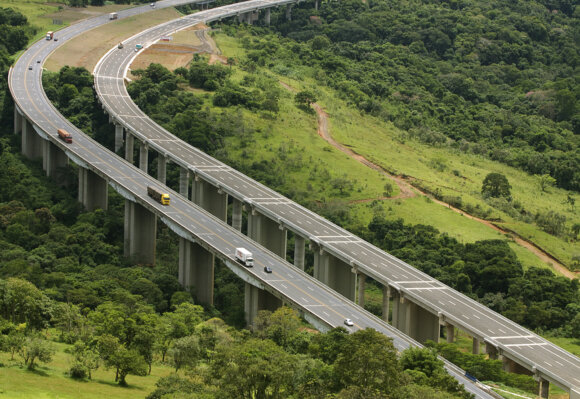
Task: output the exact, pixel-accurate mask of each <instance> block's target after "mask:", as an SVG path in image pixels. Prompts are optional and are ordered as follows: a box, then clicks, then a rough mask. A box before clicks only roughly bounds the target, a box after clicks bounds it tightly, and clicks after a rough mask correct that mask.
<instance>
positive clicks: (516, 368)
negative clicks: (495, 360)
mask: <svg viewBox="0 0 580 399" xmlns="http://www.w3.org/2000/svg"><path fill="white" fill-rule="evenodd" d="M502 362H503V371H505V372H506V373H515V374H524V375H533V374H532V372H531V371H530V370H528V369H527V368H525V367H524V366H522V365H520V364H519V363H517V362H515V361H514V360H512V359H510V358H509V357H507V356H506V355H505V353H504V354H503V355H502Z"/></svg>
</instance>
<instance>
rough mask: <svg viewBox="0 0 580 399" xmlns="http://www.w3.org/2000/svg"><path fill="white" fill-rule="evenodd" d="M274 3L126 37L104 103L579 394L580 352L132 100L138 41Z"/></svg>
mask: <svg viewBox="0 0 580 399" xmlns="http://www.w3.org/2000/svg"><path fill="white" fill-rule="evenodd" d="M269 4H279V3H278V2H275V1H265V0H254V1H250V2H246V3H243V4H236V5H230V6H226V7H221V8H219V9H212V10H207V11H202V12H199V13H196V14H192V15H189V16H187V17H184V18H181V19H179V20H175V21H171V22H169V23H166V24H163V25H159V26H157V27H155V28H152V29H150V30H148V31H145V32H142V33H140V34H138V35H136V36H134V37H133V38H131V40H129V41H126V42H125V43H126V44H127V46H126V49H125V50H123V51H121V50H117V49H112V50H111V51H109V52H108V53H107V54H106V55H105V56H104V57H103V58H102V59H101V60H100V61H99V64H98V65H97V66H96V67H95V70H94V77H95V88H96V90H97V93H98V95H99V98H100V99H101V102H102V103H103V105H104V106H105V108H106V109H107V111H108V112H109V113H110V114H111V115H112V116H113V117H114V119H115V120H116V121H117V122H118V123H121V124H122V125H124V127H125V128H127V129H128V130H130V131H131V132H134V134H135V135H136V136H137V137H138V138H139V139H140V140H142V141H146V142H147V143H148V145H149V146H150V147H152V148H154V149H155V150H156V151H158V152H160V153H162V154H164V155H166V156H168V157H169V158H170V159H171V160H172V161H173V162H175V163H177V164H178V165H180V166H182V167H184V168H188V169H189V170H191V171H193V172H194V173H196V174H198V175H199V176H201V177H202V178H203V179H204V180H206V181H209V182H211V183H212V184H213V185H214V186H217V187H220V188H221V189H222V190H223V191H225V192H227V193H228V194H229V195H232V196H233V197H235V198H237V199H238V200H241V201H243V202H244V203H246V204H249V205H250V206H252V207H254V208H255V209H257V210H258V211H259V212H260V213H263V214H265V215H267V216H268V217H269V218H270V219H272V220H276V221H278V222H279V223H280V224H283V225H285V226H288V227H289V228H290V229H291V230H292V231H294V232H297V233H298V234H300V235H302V236H303V237H307V238H308V239H310V240H311V241H312V242H315V243H317V244H318V245H320V246H321V247H322V248H324V250H325V251H327V252H329V253H331V254H333V255H334V256H336V257H337V258H339V259H341V260H343V261H344V262H346V263H347V264H352V265H355V267H356V268H357V269H358V270H360V271H361V272H363V273H364V274H365V275H368V276H371V277H372V278H373V279H375V280H377V281H379V282H381V283H382V284H384V285H387V284H388V285H390V286H391V287H394V288H395V289H397V290H399V292H400V293H401V295H404V296H405V297H407V298H409V299H411V300H412V301H414V302H416V303H418V304H420V306H422V307H424V308H425V309H428V310H430V311H431V312H432V313H433V314H435V315H437V314H439V315H441V316H442V317H443V318H444V319H445V320H446V321H449V322H450V323H451V324H453V325H455V326H457V327H459V328H461V329H463V330H465V331H467V332H469V333H471V334H472V335H473V336H475V337H478V338H480V339H482V340H483V341H485V342H486V343H489V344H491V345H493V346H495V347H496V348H498V349H499V351H500V352H503V353H505V354H507V355H508V356H509V357H510V358H512V359H514V360H516V361H518V363H522V364H526V365H528V366H530V368H533V370H534V371H535V372H536V373H539V374H540V375H542V377H544V378H546V379H548V380H550V381H553V382H555V383H557V384H558V385H560V386H562V387H564V388H566V389H569V388H573V387H576V389H577V390H579V391H580V359H579V358H578V357H576V356H574V355H572V354H570V353H569V352H567V351H565V350H563V349H561V348H560V347H558V346H556V345H554V344H552V343H550V342H549V341H547V340H545V339H543V338H541V337H540V336H538V335H536V334H534V333H532V332H531V331H529V330H527V329H525V328H523V327H521V326H519V325H518V324H516V323H514V322H513V321H511V320H509V319H507V318H505V317H503V316H501V315H500V314H498V313H496V312H494V311H492V310H490V309H488V308H487V307H485V306H483V305H481V304H480V303H478V302H477V301H474V300H472V299H470V298H468V297H467V296H465V295H463V294H461V293H459V292H457V291H455V290H454V289H451V288H450V287H448V286H446V285H445V284H443V283H441V282H439V281H437V280H435V279H434V278H432V277H430V276H428V275H426V274H425V273H422V272H421V271H419V270H417V269H416V268H414V267H412V266H410V265H408V264H407V263H405V262H403V261H401V260H399V259H397V258H395V257H393V256H391V255H389V254H388V253H386V252H385V251H383V250H381V249H379V248H377V247H375V246H373V245H371V244H369V243H368V242H366V241H363V240H362V239H360V238H358V237H356V236H354V235H353V234H351V233H350V232H348V231H346V230H344V229H342V228H340V227H338V226H336V225H335V224H333V223H331V222H329V221H328V220H325V219H324V218H322V217H320V216H318V215H317V214H315V213H314V212H311V211H309V210H308V209H306V208H304V207H302V206H300V205H298V204H296V203H294V202H293V201H291V200H289V199H287V198H285V197H284V196H282V195H280V194H278V193H277V192H275V191H273V190H271V189H269V188H267V187H265V186H263V185H262V184H260V183H258V182H256V181H254V180H252V179H251V178H249V177H247V176H245V175H243V174H242V173H240V172H238V171H236V170H235V169H233V168H231V167H229V166H227V165H225V164H223V163H222V162H220V161H218V160H216V159H214V158H212V157H210V156H209V155H207V154H205V153H203V152H202V151H200V150H198V149H197V148H194V147H192V146H191V145H189V144H187V143H185V142H183V141H182V140H180V139H177V138H176V137H175V136H173V135H172V134H171V133H170V132H168V131H167V130H165V129H163V128H162V127H161V126H159V125H158V124H156V123H155V122H154V121H152V120H151V119H149V117H148V116H147V115H146V114H145V113H143V112H142V111H141V110H140V109H139V108H138V107H137V105H136V104H135V103H134V102H133V101H132V100H131V98H130V97H129V94H128V93H127V90H126V87H125V83H124V80H123V78H124V76H125V73H126V71H127V69H128V67H129V65H130V64H131V61H132V60H133V59H134V58H135V57H136V56H137V54H135V52H134V51H132V47H134V44H136V43H145V45H149V44H152V43H154V42H155V41H157V40H158V39H159V38H160V37H161V36H163V35H166V34H169V33H171V32H174V31H177V30H180V29H184V28H187V27H189V26H192V25H194V24H196V23H199V22H206V23H207V22H211V21H215V20H217V19H221V18H223V17H224V16H230V15H235V14H236V13H238V12H240V7H242V5H246V7H249V8H250V9H253V8H261V7H267V6H268V5H269ZM254 5H255V6H254Z"/></svg>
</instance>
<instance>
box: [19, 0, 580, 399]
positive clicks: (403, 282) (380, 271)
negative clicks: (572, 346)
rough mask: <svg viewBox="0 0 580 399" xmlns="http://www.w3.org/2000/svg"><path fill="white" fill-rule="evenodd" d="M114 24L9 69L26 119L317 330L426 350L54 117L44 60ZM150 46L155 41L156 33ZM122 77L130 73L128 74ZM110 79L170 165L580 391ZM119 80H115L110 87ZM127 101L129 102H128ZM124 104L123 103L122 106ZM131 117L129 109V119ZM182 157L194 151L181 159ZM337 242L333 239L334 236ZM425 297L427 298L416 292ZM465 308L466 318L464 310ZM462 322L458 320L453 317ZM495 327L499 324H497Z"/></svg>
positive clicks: (510, 326) (484, 322)
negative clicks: (366, 332) (164, 193)
mask: <svg viewBox="0 0 580 399" xmlns="http://www.w3.org/2000/svg"><path fill="white" fill-rule="evenodd" d="M191 2H193V1H191V0H189V1H187V0H181V1H178V0H167V1H163V2H158V3H157V8H162V7H171V6H174V5H179V4H184V3H191ZM287 3H290V1H280V2H264V1H256V2H249V3H247V4H244V5H239V7H238V9H237V10H232V9H230V10H227V12H226V14H219V11H216V10H209V11H208V12H207V13H204V14H203V16H202V17H201V18H199V19H196V18H198V17H194V18H191V17H187V18H182V19H180V20H189V22H190V24H195V23H197V22H199V21H200V20H205V21H208V20H212V19H213V20H214V19H219V18H222V17H224V16H230V15H235V14H237V13H238V12H242V11H244V9H242V8H245V10H247V11H249V10H252V9H255V8H260V7H266V6H271V5H273V4H287ZM150 9H151V8H150V7H149V6H148V5H147V6H141V7H136V8H133V9H129V10H125V11H121V12H119V13H118V14H119V17H120V18H124V17H127V16H129V15H135V14H138V13H140V12H145V11H148V10H150ZM197 15H198V14H196V16H197ZM200 15H201V14H200ZM107 22H109V20H108V16H106V15H104V16H100V17H96V18H93V19H89V20H86V21H83V22H80V23H77V24H75V25H73V26H71V27H69V28H66V29H63V30H61V31H58V32H56V34H55V36H56V37H58V38H59V39H60V41H59V42H56V43H55V42H54V41H46V40H41V41H39V42H37V43H35V44H34V45H32V46H31V47H30V48H29V49H28V50H27V51H26V52H25V53H23V55H22V56H21V57H20V58H19V59H18V61H17V62H16V64H15V66H14V68H13V69H12V70H11V71H10V75H9V85H10V90H11V92H12V96H13V97H14V99H15V102H16V104H17V106H18V108H19V109H20V111H21V113H22V114H24V115H25V116H26V118H27V119H28V120H30V121H32V122H33V124H34V125H35V126H34V127H35V130H36V131H37V132H38V134H39V135H40V136H41V137H43V138H44V139H48V140H50V141H51V142H52V143H53V144H54V145H56V146H58V147H59V148H60V149H61V150H63V151H65V153H66V154H67V156H68V157H69V158H71V159H72V160H73V161H74V162H75V163H77V164H79V165H81V166H83V167H86V168H89V169H91V170H93V171H94V172H95V173H97V174H99V175H100V176H102V177H104V178H106V179H107V180H108V181H109V184H111V185H112V186H113V187H114V188H115V189H117V191H119V192H120V193H121V194H122V195H124V196H125V197H126V198H128V199H130V200H133V201H135V202H138V203H140V204H141V205H143V206H145V207H146V208H148V209H149V210H151V211H153V212H155V213H156V214H158V215H159V216H160V217H161V219H162V220H163V221H164V222H165V223H167V224H168V225H169V226H170V227H171V228H172V229H174V230H175V231H177V232H178V234H180V235H181V236H184V237H186V238H189V239H191V240H195V241H196V242H199V243H201V244H202V245H204V246H205V247H206V248H209V249H211V250H212V251H214V252H215V253H216V254H217V255H218V257H220V258H221V259H222V260H224V261H225V262H226V263H227V264H228V266H229V267H230V268H232V269H234V270H236V272H237V273H238V274H240V275H241V276H242V277H243V278H244V279H245V280H246V281H250V282H253V283H254V284H256V285H258V286H262V287H263V288H265V289H266V290H268V291H270V292H273V293H274V294H275V295H277V296H278V297H282V298H284V299H285V300H286V301H287V302H289V303H292V304H293V305H294V306H295V307H296V308H298V309H300V310H301V311H302V312H303V313H304V314H305V315H306V317H307V318H308V319H309V320H311V321H312V322H314V323H315V324H317V325H319V326H322V327H324V326H326V327H335V326H339V325H342V322H343V320H344V318H346V317H350V318H352V319H353V320H354V321H355V326H354V327H353V329H359V328H367V327H370V328H374V329H376V330H378V331H380V332H382V333H384V334H386V335H388V336H389V337H392V338H393V341H394V344H395V346H396V347H397V349H399V350H402V349H404V348H406V347H408V346H410V345H418V344H417V343H416V342H414V341H413V340H411V339H410V338H408V337H406V336H405V335H404V334H402V333H400V332H399V331H398V330H396V329H394V328H393V327H391V326H389V325H388V324H386V323H385V322H383V321H381V320H380V319H378V318H377V317H375V316H373V315H371V314H369V313H368V312H366V311H364V310H363V309H361V308H360V307H358V306H356V305H355V304H353V303H352V302H351V301H348V300H346V299H345V298H343V297H341V296H340V295H338V294H336V293H335V292H334V291H332V290H330V289H328V288H327V287H325V286H324V285H323V284H321V283H319V282H317V281H316V280H315V279H313V278H312V277H310V276H308V275H307V274H305V273H303V272H301V271H300V270H297V269H296V268H295V267H294V266H292V265H290V264H289V263H287V262H286V261H284V260H281V259H280V258H279V257H278V256H276V255H274V254H272V253H271V252H269V251H267V250H266V249H264V248H263V247H261V246H259V245H257V244H255V243H254V242H253V241H251V240H250V239H248V238H247V237H246V236H244V235H242V234H241V233H239V232H237V231H236V230H234V229H232V228H230V227H229V226H227V225H225V224H224V223H223V222H221V221H219V220H217V219H216V218H214V217H213V216H211V215H209V214H208V213H206V212H205V211H203V210H201V209H200V208H199V207H197V206H195V205H194V204H192V203H191V202H190V201H188V200H187V199H185V198H183V197H181V196H180V195H179V194H177V193H174V192H172V193H171V195H172V196H173V201H172V206H171V208H166V207H162V206H161V205H159V204H158V203H156V202H154V201H153V200H152V199H150V198H149V197H148V196H147V195H146V186H147V185H149V184H153V183H155V182H156V180H155V179H154V178H152V177H150V176H148V175H147V174H146V173H144V172H142V171H140V170H139V169H137V168H136V167H134V166H133V165H131V164H129V163H128V162H126V161H124V160H122V159H120V158H119V157H117V156H116V155H115V154H113V153H112V152H110V151H109V150H107V149H106V148H104V147H102V146H101V145H99V144H98V143H96V142H94V141H93V140H91V139H90V138H88V137H87V136H85V135H84V134H83V133H82V132H81V131H79V130H78V129H76V128H75V127H74V126H72V125H71V124H70V123H69V122H68V121H67V120H66V119H65V118H64V117H63V116H62V115H60V113H58V111H56V109H55V108H54V107H53V106H52V105H51V104H50V101H49V100H48V99H47V98H46V95H45V94H44V91H43V89H42V84H41V64H37V63H36V61H37V60H39V61H41V63H42V62H43V61H44V60H45V59H46V57H48V56H49V55H50V53H51V52H52V51H54V49H55V48H56V47H57V46H58V45H60V44H62V43H63V41H64V40H66V39H69V38H71V37H73V36H75V35H77V34H80V33H82V32H84V31H86V30H89V29H92V28H94V27H97V26H100V25H102V24H104V23H107ZM188 26H189V25H188ZM183 27H186V26H183ZM171 30H175V28H174V27H172V28H171ZM151 32H156V33H155V34H159V31H156V30H154V29H153V30H150V31H148V34H150V33H151ZM135 38H136V37H135ZM136 40H137V39H136ZM138 40H139V41H142V42H146V40H144V39H143V38H139V39H138ZM147 40H153V37H152V38H151V39H147ZM125 58H126V57H125ZM125 61H126V62H127V61H128V59H125ZM29 65H31V66H32V70H29V68H28V66H29ZM105 65H107V63H106V62H102V63H101V64H100V67H103V66H105ZM127 65H128V64H127ZM114 70H115V69H114V68H113V69H111V71H114ZM118 71H121V69H117V72H118ZM122 71H123V73H124V68H123V70H122ZM103 81H108V82H109V86H110V87H112V88H116V89H115V90H118V91H116V93H111V94H106V95H104V96H102V101H103V103H104V104H113V103H114V102H115V101H118V104H121V103H123V102H125V104H126V105H127V106H128V108H127V109H125V110H122V112H121V113H116V115H115V117H116V118H120V117H123V123H125V124H126V126H127V127H129V128H130V129H131V130H132V131H140V132H141V133H146V134H147V136H146V137H147V141H148V142H150V143H153V144H154V145H153V147H154V148H155V146H156V145H159V144H160V143H159V142H155V141H154V139H155V138H156V137H163V138H165V140H166V143H167V144H168V147H167V148H162V147H159V148H158V150H162V149H163V150H165V151H162V152H164V153H166V154H167V155H168V156H170V157H172V159H175V158H174V157H176V156H179V157H181V156H183V155H184V154H187V158H184V159H181V158H179V160H177V161H176V163H178V164H180V165H182V166H184V167H188V168H189V169H190V170H193V171H196V172H197V173H199V174H200V175H201V176H202V177H203V178H204V179H207V180H208V181H211V182H215V183H219V184H220V185H221V186H222V187H223V189H224V190H225V191H227V192H228V193H229V194H231V195H234V197H237V198H240V199H242V200H243V201H245V202H246V203H248V204H251V205H252V206H255V207H256V208H257V209H259V210H260V212H263V213H264V214H266V215H268V216H270V217H272V218H274V220H276V218H280V219H281V220H282V221H284V222H285V223H286V224H288V225H289V226H291V229H292V230H294V231H297V232H299V233H301V234H304V235H305V236H306V237H308V238H309V239H310V240H312V241H314V242H317V243H320V244H321V245H322V246H323V247H324V248H325V249H331V250H332V251H333V252H331V253H333V254H336V255H337V256H339V257H340V258H341V259H343V260H346V261H349V260H352V259H356V264H357V266H358V267H359V268H360V269H361V270H363V271H364V272H365V274H367V275H370V276H372V277H373V278H375V279H377V280H379V281H383V282H386V283H388V284H390V285H391V286H393V287H395V288H398V289H400V290H401V292H402V293H404V294H405V295H407V296H409V297H411V298H413V300H415V301H417V302H418V303H421V304H424V303H425V304H431V305H432V306H431V309H433V310H434V311H436V312H437V311H441V312H442V313H443V314H445V315H446V317H447V319H448V320H451V321H453V322H456V325H458V326H461V325H464V324H462V323H461V322H460V321H461V320H463V319H462V317H463V318H467V319H468V320H469V319H470V318H469V316H467V317H465V316H466V314H469V315H471V316H472V317H473V318H474V320H475V319H478V320H480V322H479V323H475V325H474V326H473V327H474V328H473V329H468V330H469V331H476V332H482V333H483V334H482V336H484V337H487V338H486V339H487V340H488V341H489V342H492V343H495V344H497V346H498V347H500V348H503V349H504V350H505V351H506V352H507V350H508V349H509V348H515V349H519V348H521V347H524V348H527V347H534V348H536V349H540V350H537V353H536V355H535V356H532V355H533V354H528V353H525V356H523V358H524V359H526V360H529V359H531V361H533V362H534V364H538V365H540V364H543V362H544V361H546V360H548V361H551V362H552V364H554V365H555V366H554V367H555V368H556V369H557V370H556V372H557V374H556V375H554V374H553V373H552V372H548V373H546V375H548V376H550V377H552V376H554V378H550V380H552V381H556V382H560V383H561V384H562V385H563V386H564V387H574V386H580V380H578V378H579V376H580V368H579V366H578V364H579V363H580V362H579V359H578V358H576V357H574V356H572V355H570V354H568V353H567V352H565V351H563V350H561V349H560V348H558V347H556V346H554V345H551V344H549V343H546V341H545V340H543V339H541V338H540V337H538V336H536V335H535V334H532V333H530V332H529V331H527V330H525V329H523V328H522V327H520V326H517V325H516V324H515V323H512V322H510V321H509V320H507V319H504V318H502V317H501V316H499V315H497V314H495V313H493V312H491V311H489V310H488V309H487V308H485V307H483V306H482V305H479V304H478V303H477V302H474V301H471V300H469V299H468V298H466V297H464V296H462V295H461V294H458V293H456V292H454V291H453V290H451V289H449V288H448V287H446V286H444V285H443V284H441V283H439V282H437V281H435V280H433V279H432V278H430V277H429V276H426V275H425V274H423V273H420V272H418V271H417V270H416V269H414V268H412V267H411V266H409V265H407V264H405V263H404V262H402V261H400V260H398V259H396V258H393V257H391V256H390V255H388V254H386V253H385V252H383V251H381V250H379V249H378V248H375V247H373V246H371V245H370V244H368V243H366V242H364V241H362V240H360V239H359V238H357V237H355V236H353V235H352V234H350V233H348V232H347V231H345V230H343V229H341V228H339V227H337V226H335V225H333V224H331V223H330V222H328V221H326V220H324V219H322V218H321V217H319V216H318V215H316V214H313V213H312V212H310V211H308V210H306V209H305V208H302V207H300V206H298V205H297V204H294V203H293V202H291V201H290V200H288V199H286V198H284V197H282V196H280V195H279V194H277V193H275V192H273V191H272V190H269V189H268V188H266V187H264V186H262V185H260V184H258V183H256V182H254V181H253V180H251V179H249V178H247V177H245V176H243V175H241V174H240V173H238V172H236V171H234V170H233V169H231V168H229V167H227V166H225V165H223V164H221V163H219V162H218V161H216V160H214V159H212V158H211V157H209V156H207V155H205V154H203V153H200V152H199V151H198V150H196V149H194V148H193V147H191V146H188V145H187V144H185V143H182V142H180V141H179V140H177V139H176V138H175V137H173V136H167V134H169V133H168V132H166V131H164V130H163V129H161V128H160V127H159V126H157V125H155V124H154V123H153V122H151V121H149V119H148V118H147V117H146V116H145V115H144V114H142V113H141V111H140V110H138V108H137V107H136V106H135V105H134V104H133V103H132V102H131V101H130V100H129V97H128V94H127V93H126V90H125V88H124V85H123V84H122V75H121V76H120V77H119V75H116V76H115V75H107V74H104V75H99V77H98V78H97V87H98V88H101V87H103V84H102V83H103ZM111 82H112V83H114V84H113V85H111V84H110V83H111ZM121 99H123V100H122V101H121ZM111 101H112V102H111ZM118 104H115V105H116V106H117V105H118ZM131 104H132V105H131ZM125 111H127V112H128V113H127V114H125ZM125 115H127V117H125ZM139 126H143V127H145V128H146V130H147V131H141V130H140V129H139ZM57 128H65V129H67V130H69V131H70V132H72V133H73V135H74V141H73V143H72V144H65V143H63V142H62V141H60V140H59V139H58V138H57V134H56V129H57ZM151 129H153V131H152V132H150V131H149V130H151ZM150 133H153V134H152V136H151V137H149V134H150ZM156 135H158V136H156ZM180 151H186V152H185V153H184V154H180ZM192 154H193V155H195V158H192V156H193V155H192ZM216 185H217V184H216ZM256 194H258V197H256ZM329 236H330V237H332V238H331V239H329ZM241 245H243V246H245V247H247V248H249V249H250V250H252V251H253V252H254V253H255V254H256V256H255V258H256V259H258V260H259V261H258V262H257V263H258V264H257V267H256V268H253V269H247V268H244V267H241V266H239V265H238V264H237V263H236V262H235V260H234V259H233V256H232V254H233V250H234V248H235V247H237V246H241ZM329 252H330V251H329ZM361 256H362V257H365V258H366V261H365V262H361V261H360V259H358V258H359V257H361ZM264 265H270V266H272V267H273V269H274V273H272V274H271V275H268V274H265V273H263V272H261V270H262V268H261V267H262V266H264ZM363 267H364V268H363ZM419 292H420V296H419V295H416V293H419ZM434 293H437V294H438V295H437V296H435V295H433V294H434ZM457 295H459V297H458V296H457ZM454 301H456V302H454ZM449 305H451V308H453V307H454V306H455V307H456V308H458V309H461V310H460V311H459V312H448V311H444V308H447V307H448V306H449ZM464 311H466V312H467V313H463V312H464ZM474 311H477V313H475V314H474V313H473V312H474ZM478 315H480V316H478ZM454 317H456V318H457V320H454V319H453V318H454ZM492 321H493V322H492ZM497 324H499V326H498V327H497V328H496V325H497ZM492 328H496V329H497V333H498V334H497V335H495V333H496V330H492ZM486 331H489V332H491V333H494V334H493V336H492V335H490V334H489V333H486ZM510 340H511V341H510ZM515 353H516V354H517V353H519V352H518V351H515ZM528 356H529V357H528ZM549 366H551V365H549ZM560 366H561V367H560ZM539 367H543V366H539ZM539 367H538V369H539ZM447 368H448V370H449V371H450V372H451V374H452V375H454V377H456V378H457V379H458V380H459V381H460V382H462V383H464V384H465V385H466V387H467V388H468V390H470V391H472V392H474V393H475V394H476V395H477V396H478V397H482V398H489V397H490V396H489V395H487V394H486V393H484V392H482V391H481V390H479V389H477V388H476V387H475V386H474V385H473V384H471V383H470V381H468V380H466V379H465V378H463V377H462V375H461V370H459V369H457V368H455V367H454V366H452V365H449V364H447ZM577 371H579V372H577ZM542 373H544V370H542ZM561 375H562V376H564V378H562V377H561ZM574 381H575V382H574Z"/></svg>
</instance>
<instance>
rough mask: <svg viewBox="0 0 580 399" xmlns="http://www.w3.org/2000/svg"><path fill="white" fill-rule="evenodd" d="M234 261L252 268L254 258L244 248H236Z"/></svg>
mask: <svg viewBox="0 0 580 399" xmlns="http://www.w3.org/2000/svg"><path fill="white" fill-rule="evenodd" d="M236 260H237V261H238V262H240V263H242V264H243V265H244V266H246V267H252V266H254V258H253V257H252V253H251V252H250V251H248V250H247V249H246V248H236Z"/></svg>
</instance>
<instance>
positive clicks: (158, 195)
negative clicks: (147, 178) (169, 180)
mask: <svg viewBox="0 0 580 399" xmlns="http://www.w3.org/2000/svg"><path fill="white" fill-rule="evenodd" d="M147 195H149V196H150V197H151V198H153V199H154V200H155V201H157V202H159V203H160V204H161V205H169V194H166V193H164V192H162V191H159V190H158V189H157V188H155V187H153V186H147Z"/></svg>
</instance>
